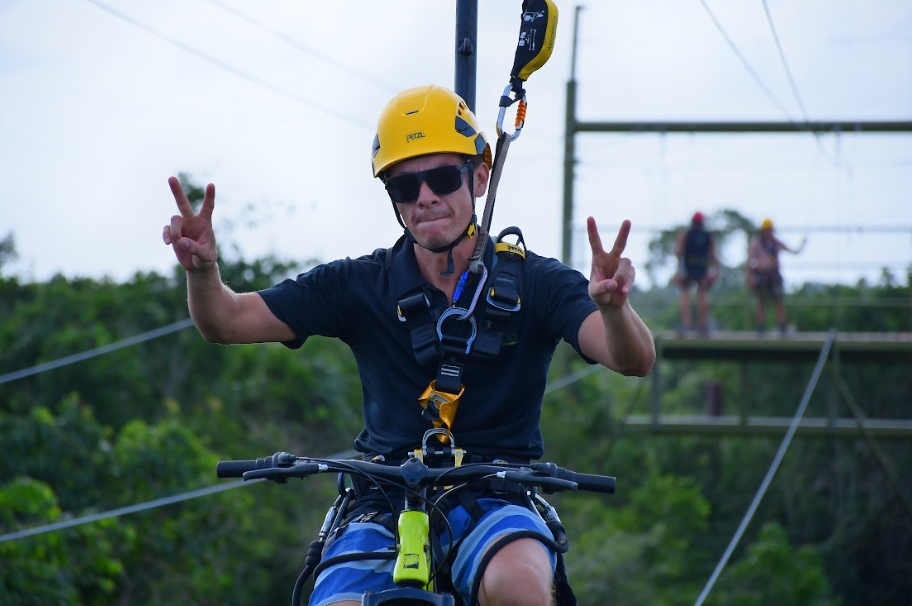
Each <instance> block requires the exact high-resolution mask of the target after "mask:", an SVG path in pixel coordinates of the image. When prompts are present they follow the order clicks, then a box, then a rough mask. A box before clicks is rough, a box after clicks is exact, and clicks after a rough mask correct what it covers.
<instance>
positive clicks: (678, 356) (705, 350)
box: [655, 331, 912, 372]
mask: <svg viewBox="0 0 912 606" xmlns="http://www.w3.org/2000/svg"><path fill="white" fill-rule="evenodd" d="M827 337H828V333H825V332H796V333H788V334H785V335H781V334H779V332H766V333H764V334H762V335H760V334H758V333H757V332H753V331H719V332H713V333H710V334H709V335H708V336H700V335H697V334H696V333H693V334H690V333H688V334H686V335H684V336H682V335H680V334H678V333H677V332H675V331H667V332H663V333H659V334H657V335H655V343H656V350H657V354H658V356H659V360H660V361H661V360H663V359H665V360H684V359H690V360H738V361H742V360H758V361H791V360H795V359H801V360H812V361H813V360H816V359H817V357H818V356H819V355H820V351H821V350H822V349H823V345H824V343H825V342H826V340H827ZM831 357H833V358H835V359H840V360H847V361H848V360H851V361H866V360H871V361H878V362H896V363H910V364H912V333H907V332H906V333H876V332H865V333H858V332H837V333H836V340H835V341H834V343H833V350H832V352H831ZM910 372H912V371H910Z"/></svg>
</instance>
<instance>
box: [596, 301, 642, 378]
mask: <svg viewBox="0 0 912 606" xmlns="http://www.w3.org/2000/svg"><path fill="white" fill-rule="evenodd" d="M599 314H600V315H601V318H602V322H603V324H604V326H605V342H606V345H607V347H608V351H609V352H610V353H611V359H612V362H613V363H614V366H615V370H616V371H618V372H620V373H623V374H625V375H636V376H641V377H642V376H646V375H647V374H649V370H650V369H651V368H652V365H653V364H654V363H655V358H656V352H655V342H654V340H653V338H652V333H651V332H650V331H649V328H648V327H647V326H646V324H645V323H644V322H643V320H642V318H640V316H639V314H637V313H636V311H634V309H633V307H632V306H631V305H630V302H629V301H627V302H626V303H625V304H624V305H623V306H622V307H613V308H608V309H605V310H599Z"/></svg>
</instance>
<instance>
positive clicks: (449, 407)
mask: <svg viewBox="0 0 912 606" xmlns="http://www.w3.org/2000/svg"><path fill="white" fill-rule="evenodd" d="M436 387H437V381H436V380H434V381H431V383H430V384H429V385H428V386H427V389H425V390H424V393H423V394H421V397H419V398H418V403H419V404H421V408H423V409H424V416H425V417H426V418H427V419H429V420H430V421H431V423H433V425H434V427H436V428H438V429H439V428H443V429H445V430H446V433H445V434H437V439H438V440H440V441H441V442H443V443H444V444H449V442H450V429H451V428H452V427H453V422H454V421H455V420H456V411H457V410H458V408H459V398H461V397H462V394H463V393H464V392H465V386H464V385H460V388H459V393H458V394H452V393H448V392H445V391H437V389H436Z"/></svg>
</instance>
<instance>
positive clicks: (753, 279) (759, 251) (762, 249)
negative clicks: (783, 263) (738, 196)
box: [747, 219, 807, 334]
mask: <svg viewBox="0 0 912 606" xmlns="http://www.w3.org/2000/svg"><path fill="white" fill-rule="evenodd" d="M806 243H807V239H804V240H802V242H801V244H800V245H799V246H798V248H794V249H793V248H790V247H789V246H787V245H786V244H785V243H784V242H782V241H781V240H779V239H778V238H776V236H775V235H774V234H773V222H772V220H770V219H764V220H763V222H762V223H761V224H760V233H759V234H758V235H756V236H754V238H752V239H751V242H750V247H749V248H748V253H747V288H748V290H749V291H750V292H752V293H753V294H754V296H755V297H756V298H757V308H756V321H757V332H758V333H761V334H762V333H763V332H765V331H766V305H767V304H768V303H772V304H773V306H774V308H775V311H776V324H777V325H778V326H779V332H780V333H782V334H785V333H786V332H787V331H788V326H787V324H786V314H785V301H784V298H785V296H784V295H785V292H784V289H783V281H782V273H781V272H780V270H779V251H782V250H784V251H786V252H790V253H792V254H798V253H800V252H801V251H802V249H804V245H805V244H806Z"/></svg>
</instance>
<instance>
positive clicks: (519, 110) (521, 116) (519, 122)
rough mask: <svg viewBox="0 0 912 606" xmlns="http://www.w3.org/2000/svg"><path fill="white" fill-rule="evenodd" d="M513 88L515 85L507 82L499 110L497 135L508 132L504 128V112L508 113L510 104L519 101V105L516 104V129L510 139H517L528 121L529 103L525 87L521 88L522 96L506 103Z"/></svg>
mask: <svg viewBox="0 0 912 606" xmlns="http://www.w3.org/2000/svg"><path fill="white" fill-rule="evenodd" d="M512 89H513V85H512V84H507V86H506V88H504V91H503V95H502V96H501V97H500V99H501V101H500V110H498V112H497V136H498V137H501V136H503V135H505V134H506V133H504V130H503V121H504V114H506V113H507V107H508V106H510V105H513V104H514V103H516V102H517V101H518V102H519V105H518V106H516V120H515V122H514V126H515V127H516V130H515V131H514V132H513V133H512V134H511V135H509V137H510V141H516V139H517V137H519V133H520V132H521V131H522V128H523V125H524V124H525V123H526V107H527V106H528V103H527V102H526V91H525V89H521V90H522V96H521V97H517V98H516V99H513V100H512V101H510V102H509V103H506V104H505V103H504V102H505V100H508V99H510V96H509V95H510V91H511V90H512Z"/></svg>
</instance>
